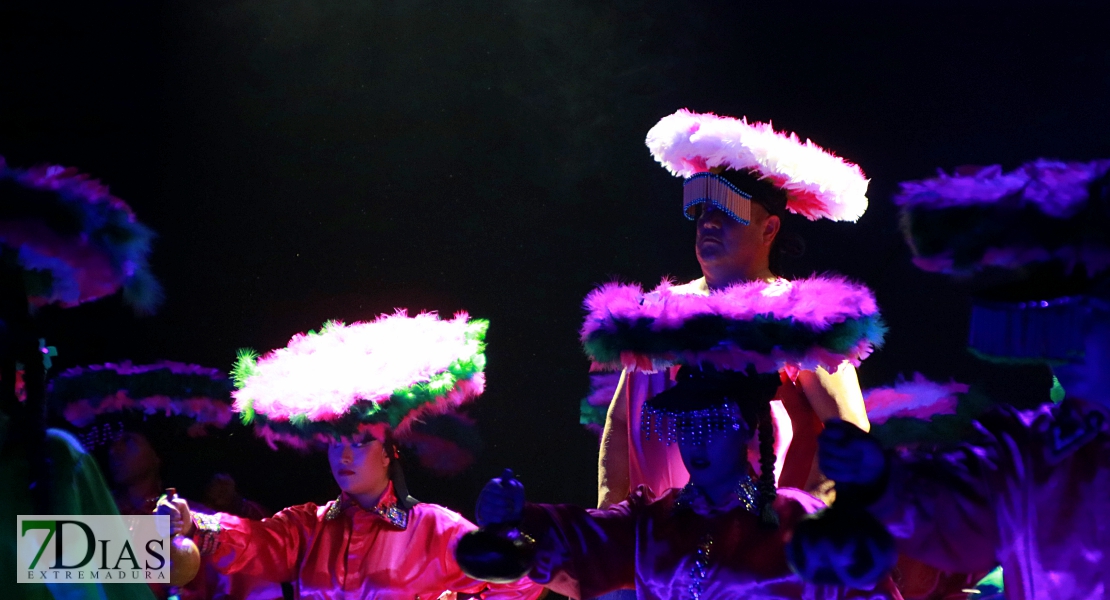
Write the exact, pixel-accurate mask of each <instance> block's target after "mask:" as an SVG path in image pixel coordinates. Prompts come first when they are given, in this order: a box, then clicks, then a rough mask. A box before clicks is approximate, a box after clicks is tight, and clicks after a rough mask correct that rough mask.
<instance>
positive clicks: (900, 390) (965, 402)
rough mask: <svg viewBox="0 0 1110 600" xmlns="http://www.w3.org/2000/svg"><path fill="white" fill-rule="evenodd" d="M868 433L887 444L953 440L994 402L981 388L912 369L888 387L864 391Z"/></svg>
mask: <svg viewBox="0 0 1110 600" xmlns="http://www.w3.org/2000/svg"><path fill="white" fill-rule="evenodd" d="M864 402H865V404H866V405H867V418H868V420H870V421H871V434H872V435H874V436H875V437H876V438H878V439H879V441H880V442H882V444H883V446H885V447H887V448H898V447H905V446H918V445H925V446H929V447H933V446H936V445H938V444H943V445H947V444H955V443H959V442H961V441H964V440H966V439H967V437H968V435H969V434H971V432H972V430H973V426H974V420H975V419H977V418H979V417H980V416H982V415H983V414H984V413H986V412H987V411H989V410H991V409H992V408H994V407H995V406H996V404H995V403H994V402H993V401H992V400H991V399H990V398H989V397H987V396H986V395H985V394H983V393H982V390H977V389H975V388H974V387H971V386H968V385H964V384H962V383H957V382H955V381H949V382H948V383H938V382H934V381H930V380H928V379H926V378H925V377H924V376H923V375H921V374H920V373H915V374H914V377H913V380H912V381H906V380H905V379H903V378H901V377H899V379H898V381H897V382H896V383H895V384H894V385H893V386H890V387H880V388H875V389H871V390H865V391H864Z"/></svg>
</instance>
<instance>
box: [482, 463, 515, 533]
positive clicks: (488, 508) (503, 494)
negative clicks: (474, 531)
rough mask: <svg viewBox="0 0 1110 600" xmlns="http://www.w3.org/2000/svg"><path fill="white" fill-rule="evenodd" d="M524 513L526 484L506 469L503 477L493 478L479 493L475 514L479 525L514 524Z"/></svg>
mask: <svg viewBox="0 0 1110 600" xmlns="http://www.w3.org/2000/svg"><path fill="white" fill-rule="evenodd" d="M523 514H524V484H523V483H521V482H520V481H518V480H517V479H516V477H514V476H513V472H512V470H511V469H505V472H504V473H502V475H501V477H495V478H494V479H491V480H490V481H489V483H487V484H486V487H484V488H482V493H480V494H478V506H477V508H476V510H475V516H476V517H477V519H478V526H479V527H488V526H490V525H501V524H514V523H517V522H518V521H520V518H521V516H522V515H523Z"/></svg>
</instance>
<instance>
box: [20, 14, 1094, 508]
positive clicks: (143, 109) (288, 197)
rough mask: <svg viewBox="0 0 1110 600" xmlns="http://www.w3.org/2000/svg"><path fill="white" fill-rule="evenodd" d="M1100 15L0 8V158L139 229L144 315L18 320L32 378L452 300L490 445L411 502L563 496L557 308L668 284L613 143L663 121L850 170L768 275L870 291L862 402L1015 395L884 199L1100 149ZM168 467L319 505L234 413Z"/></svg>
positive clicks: (634, 159)
mask: <svg viewBox="0 0 1110 600" xmlns="http://www.w3.org/2000/svg"><path fill="white" fill-rule="evenodd" d="M785 4H791V6H783V5H785ZM892 4H898V6H897V7H892V6H891V5H892ZM1098 4H1099V3H1098V2H1065V1H1060V0H1057V1H1055V2H1042V3H1021V2H901V3H880V2H840V3H819V4H812V5H804V4H798V3H772V2H767V3H751V2H721V1H708V2H700V3H689V2H659V1H656V0H651V1H648V2H630V1H627V0H613V1H609V2H586V1H578V0H565V1H563V2H558V3H555V2H539V1H536V0H492V1H491V0H486V1H479V2H445V1H442V0H428V1H421V0H400V1H397V0H394V1H390V0H382V1H377V2H371V1H369V0H342V1H340V0H150V1H145V2H136V1H123V0H103V1H100V2H88V1H80V2H78V1H73V2H60V1H52V0H34V1H29V2H27V1H23V0H16V1H12V0H9V1H8V2H5V3H3V4H2V5H0V61H2V62H0V65H2V69H3V70H2V72H3V76H2V77H0V86H2V87H0V90H2V93H0V154H2V155H4V156H5V157H6V158H7V159H8V161H9V163H11V164H13V165H17V166H29V165H31V164H36V163H40V162H53V163H60V164H65V165H74V166H78V167H80V168H81V169H83V170H85V171H87V172H89V173H91V174H93V175H94V176H96V177H98V178H100V179H102V180H103V181H104V182H106V183H108V184H109V185H110V186H111V188H112V190H113V191H114V192H115V193H116V194H117V195H118V196H120V197H121V198H123V199H125V200H126V201H128V202H129V203H130V204H131V205H132V207H133V208H134V209H135V211H136V213H137V214H138V215H139V217H140V219H141V220H143V221H144V222H145V223H147V224H149V225H150V226H152V227H153V228H154V229H155V230H157V231H158V232H159V234H160V238H159V239H158V240H157V243H156V247H155V252H154V255H153V265H154V269H155V271H156V273H157V275H158V276H159V277H160V278H161V280H162V282H163V284H164V285H165V288H166V292H167V302H166V303H165V305H164V307H163V309H162V310H161V312H160V313H158V315H156V316H154V317H150V318H142V319H138V318H134V317H133V316H132V315H131V314H130V313H129V312H128V311H127V310H126V309H124V308H122V307H121V306H120V303H119V301H118V299H109V300H105V301H101V302H98V303H94V304H91V305H88V306H83V307H80V308H77V309H73V310H68V311H57V310H44V311H43V312H42V317H43V320H44V323H45V324H46V328H47V333H48V338H49V340H50V343H52V344H55V345H56V346H58V348H59V351H60V355H59V357H58V358H57V359H56V364H57V366H58V368H65V367H68V366H73V365H78V364H88V363H95V362H104V361H110V360H121V359H126V358H129V359H132V360H134V361H136V362H142V361H149V360H156V359H162V358H164V359H172V360H181V361H188V362H197V363H200V364H204V365H209V366H216V367H220V368H225V369H226V368H229V367H230V364H231V362H232V360H233V359H234V354H235V350H236V349H237V348H239V347H242V346H252V347H254V348H257V349H262V350H265V349H270V348H274V347H278V346H281V345H284V343H285V342H286V341H287V339H288V337H289V336H290V335H292V334H293V333H295V332H298V331H304V330H307V329H310V328H315V327H318V326H319V325H320V324H321V323H322V322H323V321H325V320H327V319H331V318H340V319H345V320H348V321H353V320H358V319H369V318H372V317H374V316H375V315H377V314H379V313H381V312H388V311H391V310H392V309H393V308H394V307H400V306H404V307H409V308H412V309H438V310H439V311H441V312H443V313H451V312H453V311H455V310H458V309H462V308H465V309H467V310H468V311H470V313H471V314H472V315H475V316H480V317H485V318H489V319H490V320H491V321H492V327H491V329H490V333H489V338H488V341H489V352H488V356H489V367H488V376H489V386H488V391H487V393H486V394H485V396H484V397H483V398H481V400H480V402H479V403H478V405H477V407H476V408H475V410H474V413H475V415H476V416H477V417H478V418H479V421H480V424H481V428H482V433H483V436H484V438H485V441H486V451H485V453H484V454H483V455H482V457H481V459H480V461H479V463H478V465H477V466H476V467H475V468H474V469H472V470H471V471H470V472H468V473H467V474H465V475H463V476H462V477H458V478H455V479H448V480H442V479H435V478H432V477H429V476H427V475H426V474H423V473H419V472H415V471H414V472H413V473H411V475H410V478H411V479H412V487H413V488H414V493H415V494H416V495H417V496H418V497H420V498H422V499H426V500H433V501H438V502H442V503H446V504H448V505H450V506H453V507H454V508H456V509H459V510H461V511H463V512H464V513H470V512H471V510H472V509H471V503H472V501H473V498H474V497H475V495H476V493H477V490H478V489H479V487H480V485H481V483H482V482H483V481H484V480H485V479H487V478H488V477H490V476H494V475H496V474H497V473H499V471H500V469H501V468H502V467H503V466H512V467H514V468H516V469H517V470H518V472H519V473H520V474H521V476H522V477H523V478H524V481H525V482H526V484H527V485H528V487H529V490H530V496H531V498H533V499H536V500H544V501H568V502H576V503H582V504H587V505H589V504H592V503H593V501H594V496H595V494H594V485H595V464H596V454H597V451H596V439H594V438H593V437H592V435H591V434H589V433H588V432H586V431H585V430H583V429H582V428H581V427H580V426H579V425H578V424H577V411H578V400H579V398H581V397H582V396H583V395H584V394H585V392H586V386H587V379H586V368H587V363H586V360H585V359H584V358H583V355H582V353H581V351H580V349H579V347H578V344H577V336H576V331H577V327H578V325H579V321H580V318H581V309H580V301H581V299H582V297H583V296H584V295H585V293H586V292H587V291H589V289H590V288H591V287H592V286H594V285H596V284H597V283H600V282H603V281H606V280H609V279H611V278H614V277H619V278H621V279H623V280H629V281H640V282H644V283H646V284H649V285H650V284H654V283H655V282H656V281H658V280H659V278H660V277H661V276H662V275H664V274H670V275H674V276H676V277H678V278H680V279H689V278H693V277H696V276H697V275H698V270H697V263H696V261H695V260H694V256H693V244H692V242H693V229H692V226H691V225H689V224H688V223H687V222H686V221H685V220H684V219H682V218H681V215H680V212H679V209H678V206H677V201H678V194H679V189H680V185H679V181H678V180H677V179H675V178H672V177H671V176H669V175H668V174H666V173H665V172H664V171H663V170H662V169H661V168H660V167H658V166H657V165H656V164H655V163H654V162H653V161H652V160H651V158H650V156H649V154H648V153H647V151H646V150H645V148H644V146H643V137H644V134H645V133H646V132H647V130H648V129H649V128H650V127H651V126H652V125H653V124H654V123H655V122H656V120H658V119H659V118H660V117H662V116H664V115H666V114H669V113H671V112H673V111H674V110H675V109H677V108H680V107H689V108H691V109H693V110H699V111H716V112H719V113H723V114H730V115H737V116H739V115H745V114H746V115H747V116H748V117H749V118H751V119H755V120H768V119H771V120H773V121H774V123H775V125H776V126H778V127H779V128H783V129H788V130H795V131H798V132H800V134H801V135H802V136H803V137H810V138H812V139H813V140H815V141H816V142H817V143H819V144H821V145H824V146H827V147H830V148H834V149H836V151H837V152H838V153H840V154H841V155H843V156H845V157H848V158H849V159H851V160H853V161H855V162H858V163H859V164H860V165H861V166H862V167H863V168H864V170H865V171H866V172H867V174H868V175H869V176H870V177H871V178H872V183H871V188H870V194H869V196H870V198H871V202H872V205H871V208H870V210H869V211H868V213H867V214H866V215H865V216H864V217H863V218H862V219H861V220H860V222H859V223H858V224H856V225H851V224H836V223H808V222H805V221H804V220H802V219H801V218H796V219H794V220H793V222H791V223H790V224H789V225H788V226H790V227H793V228H795V230H796V231H799V232H800V233H802V234H803V235H804V236H805V237H806V238H807V241H808V243H809V248H810V250H809V252H808V254H807V255H806V256H805V257H804V258H803V259H801V260H799V261H797V262H795V263H794V264H793V265H791V268H790V270H791V271H792V272H793V273H795V274H807V273H810V272H814V271H826V270H836V271H839V272H841V273H844V274H847V275H849V276H851V277H853V278H857V279H859V280H862V281H864V282H866V283H867V284H869V285H870V286H872V287H873V289H875V290H876V293H877V296H878V299H879V301H880V304H881V305H882V306H883V308H884V313H885V314H886V317H887V319H888V322H889V324H890V327H891V332H890V335H889V338H888V344H887V346H886V348H885V349H884V350H882V351H880V352H878V353H876V354H875V355H874V356H873V357H872V358H871V359H869V360H868V361H867V363H866V364H865V366H864V367H863V369H862V370H861V379H862V381H863V383H864V385H865V386H874V385H880V384H884V383H889V382H891V381H892V380H893V379H894V377H895V376H896V375H897V374H898V373H906V374H910V373H912V372H913V371H921V372H923V373H925V374H926V375H928V376H931V377H934V378H945V379H947V378H948V377H950V376H956V377H957V378H958V379H960V380H963V381H982V382H984V383H985V384H986V385H988V386H990V388H991V389H992V390H993V392H994V393H996V394H997V395H999V397H1013V398H1019V397H1022V396H1023V395H1024V396H1025V397H1028V396H1029V395H1031V394H1040V393H1043V390H1044V389H1045V388H1046V387H1047V385H1048V384H1047V374H1046V373H1045V372H1041V371H1038V370H1035V369H1033V370H1029V369H1002V368H997V367H987V366H984V365H983V364H981V363H978V362H975V361H974V360H973V359H971V358H970V357H969V356H968V355H967V354H966V353H965V352H964V350H963V340H964V339H965V336H966V319H967V314H968V299H967V291H966V290H965V289H962V288H960V287H958V286H953V285H951V284H949V283H948V282H946V281H945V280H944V279H943V278H940V277H938V276H931V275H926V274H922V273H920V272H918V271H916V270H914V269H913V267H912V266H911V265H910V263H909V260H908V251H907V250H906V248H905V246H904V244H903V243H902V241H901V238H900V236H899V234H898V231H897V227H896V216H895V211H894V210H893V208H892V206H891V204H890V202H889V198H890V196H891V194H892V192H893V191H894V190H895V189H896V185H897V182H898V181H901V180H905V179H912V178H919V177H925V176H929V175H931V174H932V173H933V172H934V169H935V168H937V167H944V168H952V167H955V166H957V165H962V164H993V163H1001V164H1002V165H1003V166H1005V167H1007V168H1012V167H1014V166H1016V165H1018V164H1019V163H1020V162H1022V161H1025V160H1029V159H1032V158H1035V157H1037V156H1049V157H1058V158H1064V159H1091V158H1100V157H1110V135H1108V134H1110V110H1108V108H1110V42H1108V39H1110V36H1108V35H1107V28H1106V24H1105V20H1104V19H1102V18H1101V17H1100V12H1099V10H1098ZM181 454H182V455H183V456H179V457H175V458H174V459H172V460H171V462H174V463H176V467H175V468H174V469H173V477H172V478H173V479H176V480H178V481H179V482H180V485H181V487H183V488H185V489H189V488H190V487H191V486H193V489H194V490H195V482H199V481H200V480H202V479H203V478H204V477H206V476H207V474H208V473H209V472H210V471H211V470H212V469H213V468H215V467H213V465H212V463H213V462H216V461H217V460H218V461H219V462H221V463H222V468H223V469H224V470H228V471H230V472H231V473H233V474H234V475H235V476H236V477H237V478H238V480H239V482H240V485H241V487H242V488H243V489H244V491H245V492H246V493H247V494H248V495H249V496H252V497H254V498H257V499H260V500H262V501H263V502H264V503H266V504H268V505H270V506H271V507H272V508H280V507H282V506H286V505H290V504H294V503H298V502H303V501H307V500H317V501H321V500H326V499H328V498H329V497H331V496H332V495H333V494H334V493H335V490H334V487H333V485H334V484H333V483H332V482H331V479H330V476H329V474H328V472H327V469H326V466H325V465H326V463H325V462H324V460H323V458H322V457H319V456H315V457H312V456H309V457H302V456H298V455H296V454H295V453H292V452H288V451H286V452H283V453H281V454H279V455H275V454H273V453H272V452H270V451H269V450H266V449H265V448H263V447H262V446H261V445H260V444H257V443H255V442H253V440H252V439H251V438H250V437H249V434H248V433H246V432H245V431H244V430H242V429H236V430H235V431H233V432H232V434H231V435H230V436H229V435H223V436H220V437H219V438H216V439H212V440H209V443H207V444H190V445H188V447H186V448H183V449H182V453H181ZM193 493H194V494H195V493H196V492H195V491H194V492H193Z"/></svg>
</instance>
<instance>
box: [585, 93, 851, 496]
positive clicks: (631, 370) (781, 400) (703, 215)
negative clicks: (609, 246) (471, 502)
mask: <svg viewBox="0 0 1110 600" xmlns="http://www.w3.org/2000/svg"><path fill="white" fill-rule="evenodd" d="M647 145H648V148H649V149H650V150H651V153H652V156H654V157H655V159H656V160H657V161H659V163H660V164H662V165H663V166H664V167H666V168H667V170H668V171H670V172H671V173H672V174H674V175H676V176H679V177H683V178H685V184H684V186H683V200H682V210H683V213H684V215H685V216H686V218H687V219H690V220H692V221H695V223H696V225H697V230H696V231H697V234H696V239H695V253H696V256H697V259H698V263H699V264H700V265H701V269H702V273H703V277H702V278H700V279H697V280H695V281H691V282H689V283H686V284H684V285H676V286H672V285H669V284H664V285H663V286H661V287H660V289H659V290H657V291H656V293H653V294H649V295H648V297H647V300H645V302H648V303H652V302H655V303H656V304H658V305H662V304H663V303H666V302H671V303H681V302H682V301H683V299H682V297H684V296H687V297H691V298H692V299H693V300H692V301H693V302H699V301H701V300H705V302H706V303H709V302H715V303H721V302H724V301H725V300H724V298H725V296H726V292H727V291H728V290H730V289H733V290H735V289H737V288H738V286H742V287H744V288H745V289H746V290H747V291H748V293H747V294H733V295H732V296H733V301H736V302H748V301H751V300H752V298H753V297H756V296H759V295H760V294H763V295H769V296H776V295H781V294H783V293H785V292H786V290H789V289H790V285H791V283H790V282H789V281H787V280H785V279H783V278H782V276H781V265H780V261H781V258H782V257H783V256H784V255H798V254H800V253H801V251H802V247H803V246H802V242H801V239H800V238H799V237H797V236H794V235H790V234H787V233H784V232H783V231H782V226H783V222H784V218H785V216H786V213H787V212H792V213H795V214H800V215H802V216H805V217H806V218H809V219H811V220H812V219H819V218H828V219H832V220H836V221H855V220H857V219H858V218H859V217H860V216H861V215H862V214H863V213H864V211H865V210H866V209H867V197H866V196H865V193H866V191H867V183H868V182H867V179H866V178H865V177H864V175H863V173H862V172H861V171H860V169H859V167H857V166H856V165H854V164H851V163H849V162H846V161H844V160H842V159H840V158H838V157H836V156H834V155H832V154H831V153H829V152H827V151H825V150H822V149H821V148H819V147H817V146H816V145H814V144H812V143H811V142H808V141H807V142H806V143H804V144H803V143H801V142H800V141H799V140H798V139H797V137H795V136H794V135H790V136H787V135H783V134H780V133H776V132H774V130H773V129H772V128H771V126H770V125H767V124H762V123H752V124H749V123H747V122H746V121H744V120H738V119H733V118H729V117H720V116H716V115H713V114H697V113H691V112H689V111H686V110H680V111H678V112H676V113H675V114H673V115H670V116H668V117H665V118H664V119H662V120H661V121H660V122H659V123H658V124H657V125H656V126H655V127H653V128H652V129H651V131H649V132H648V135H647ZM835 291H837V290H835V289H830V290H829V292H835ZM662 296H665V299H660V298H661V297H662ZM715 297H719V298H716V299H714V298H715ZM710 299H712V300H710ZM611 300H612V301H613V302H617V303H620V302H622V301H623V299H622V298H620V297H615V298H611ZM857 300H858V299H857V298H853V297H843V298H835V297H826V298H824V299H823V301H824V302H825V303H827V304H836V303H840V304H845V305H846V304H850V303H852V302H855V301H857ZM607 301H608V300H607V295H606V294H604V293H603V290H599V292H595V293H594V294H593V295H591V297H590V298H588V299H587V307H588V309H589V310H590V311H591V312H592V313H593V312H598V313H602V312H604V311H606V310H608V309H610V308H614V309H616V308H619V305H617V306H613V307H607V306H605V305H604V303H605V302H607ZM733 310H735V311H736V312H743V311H745V310H748V307H747V306H744V305H738V306H735V307H733ZM590 328H591V325H590V323H589V321H587V324H586V326H585V327H584V329H583V340H584V341H585V343H586V347H587V353H589V354H591V358H592V359H593V360H594V368H595V370H598V369H605V368H617V369H623V372H622V374H621V377H620V380H619V384H618V386H617V389H616V390H615V393H614V395H613V396H612V403H611V405H610V406H609V408H608V414H607V415H606V418H605V426H604V431H603V434H602V442H601V453H600V459H599V468H598V506H599V507H606V506H610V505H613V504H616V503H618V502H621V501H623V500H624V499H625V498H626V497H627V496H628V495H629V493H630V492H632V490H634V489H636V487H638V486H640V485H646V486H647V488H648V489H649V490H651V491H652V492H653V493H655V494H657V495H658V494H663V493H664V492H666V490H668V489H671V488H682V487H683V486H685V485H686V483H687V481H688V479H689V474H688V472H687V470H686V469H685V468H684V467H683V464H682V461H681V460H680V457H679V453H678V451H677V448H676V447H674V446H666V445H665V444H662V443H660V442H659V441H656V440H652V441H649V440H647V439H646V438H644V437H643V436H642V435H641V432H640V421H641V416H642V413H643V406H644V403H645V402H646V401H647V400H648V399H649V398H651V397H652V396H654V395H656V394H658V393H660V392H662V391H664V390H666V389H668V388H669V387H670V386H672V385H673V384H674V377H675V372H676V367H673V366H672V367H667V366H665V365H655V364H639V365H637V364H628V363H627V361H624V360H621V359H620V358H619V357H608V358H605V359H600V360H599V358H598V357H597V356H596V353H595V352H593V351H592V350H591V347H590V342H589V341H588V339H587V337H588V333H589V330H590ZM771 335H772V337H770V338H758V339H757V338H750V339H747V340H745V341H744V343H746V344H749V347H748V348H747V349H748V350H751V351H753V352H757V353H765V352H766V351H767V349H768V348H770V347H771V346H774V345H775V344H777V343H780V342H787V340H778V339H775V337H774V334H773V333H771ZM690 342H691V344H693V345H692V346H691V347H690V348H687V349H678V350H679V351H681V350H689V351H692V352H695V351H700V350H704V348H700V347H698V343H699V341H698V340H696V339H693V338H692V339H690ZM854 362H856V363H858V359H856V360H855V361H854ZM602 363H604V364H602ZM781 380H782V382H781V386H780V388H779V390H778V392H776V394H775V400H774V402H772V411H773V414H774V416H775V423H776V427H775V429H776V438H777V439H776V450H777V452H776V454H777V456H778V464H777V465H776V473H777V474H778V477H779V479H778V482H779V484H780V485H784V486H793V487H798V488H803V489H806V490H810V491H813V492H815V493H816V494H817V495H818V496H819V497H823V498H824V497H830V494H831V486H829V485H828V484H827V483H826V482H825V481H824V479H823V478H822V477H821V476H820V474H819V473H818V472H817V470H816V466H815V464H816V463H815V454H816V436H817V434H818V433H819V432H820V429H821V422H822V421H825V420H827V419H830V418H834V417H836V418H840V419H844V420H847V421H849V422H852V423H856V424H857V425H859V426H860V427H862V428H864V429H867V427H868V423H867V416H866V411H865V410H864V405H863V397H862V395H861V393H860V388H859V383H858V381H857V379H856V374H855V365H854V364H853V362H848V361H845V362H842V363H839V364H831V365H824V366H816V365H813V364H808V365H799V364H789V365H785V366H783V368H782V369H781ZM754 454H755V452H754V449H753V455H754Z"/></svg>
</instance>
